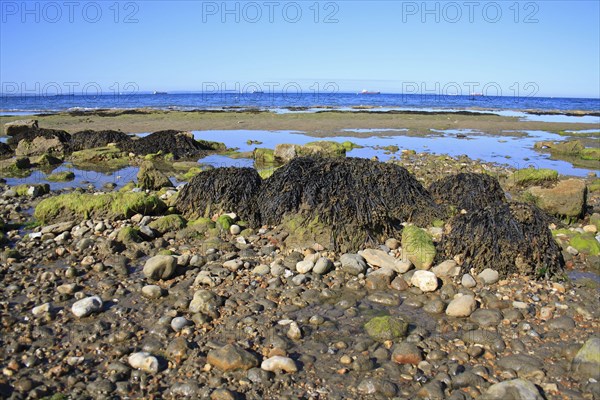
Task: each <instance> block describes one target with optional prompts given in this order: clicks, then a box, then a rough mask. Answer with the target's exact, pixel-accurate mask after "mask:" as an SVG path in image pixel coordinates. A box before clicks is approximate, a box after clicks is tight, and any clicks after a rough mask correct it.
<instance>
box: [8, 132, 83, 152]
mask: <svg viewBox="0 0 600 400" xmlns="http://www.w3.org/2000/svg"><path fill="white" fill-rule="evenodd" d="M40 136H41V137H44V138H46V139H54V138H57V139H58V140H59V141H60V142H61V143H68V142H69V141H70V140H71V135H70V134H68V133H67V132H65V131H62V130H58V129H46V128H31V129H28V130H23V131H21V132H19V133H17V134H16V135H14V136H11V137H9V138H8V141H7V143H8V145H9V146H10V147H12V148H16V147H17V146H18V145H19V142H20V141H21V140H24V139H25V140H28V141H32V140H33V139H35V138H36V137H40Z"/></svg>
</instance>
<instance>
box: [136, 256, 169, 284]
mask: <svg viewBox="0 0 600 400" xmlns="http://www.w3.org/2000/svg"><path fill="white" fill-rule="evenodd" d="M176 267H177V259H176V258H175V257H173V256H167V255H157V256H154V257H151V258H149V259H148V260H147V261H146V263H145V264H144V269H143V273H144V276H145V277H146V278H148V279H152V280H155V281H157V280H159V279H169V278H170V277H172V276H173V274H174V273H175V268H176Z"/></svg>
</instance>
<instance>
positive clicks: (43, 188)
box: [13, 183, 50, 197]
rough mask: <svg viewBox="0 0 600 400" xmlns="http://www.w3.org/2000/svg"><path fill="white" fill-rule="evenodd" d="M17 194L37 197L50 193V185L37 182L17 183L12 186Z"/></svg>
mask: <svg viewBox="0 0 600 400" xmlns="http://www.w3.org/2000/svg"><path fill="white" fill-rule="evenodd" d="M13 190H14V191H15V193H16V194H17V196H31V197H39V196H43V195H45V194H48V193H50V185H48V184H47V183H37V184H34V185H26V184H24V185H18V186H15V187H14V188H13Z"/></svg>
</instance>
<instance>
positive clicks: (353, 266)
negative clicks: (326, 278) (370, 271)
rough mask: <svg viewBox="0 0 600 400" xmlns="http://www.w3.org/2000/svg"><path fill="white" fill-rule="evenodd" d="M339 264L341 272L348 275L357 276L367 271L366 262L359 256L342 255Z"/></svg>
mask: <svg viewBox="0 0 600 400" xmlns="http://www.w3.org/2000/svg"><path fill="white" fill-rule="evenodd" d="M340 262H341V263H342V270H343V271H344V272H346V273H348V274H350V275H354V276H357V275H359V274H362V273H363V272H365V271H366V270H367V262H366V261H365V259H364V258H363V257H362V256H361V255H359V254H350V253H346V254H342V256H341V257H340Z"/></svg>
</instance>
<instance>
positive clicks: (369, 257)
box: [358, 249, 410, 274]
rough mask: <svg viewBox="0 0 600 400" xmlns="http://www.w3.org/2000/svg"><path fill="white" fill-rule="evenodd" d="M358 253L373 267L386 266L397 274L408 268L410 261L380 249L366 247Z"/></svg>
mask: <svg viewBox="0 0 600 400" xmlns="http://www.w3.org/2000/svg"><path fill="white" fill-rule="evenodd" d="M358 254H360V255H361V256H363V258H364V259H365V260H366V261H367V262H368V263H369V264H371V265H373V266H375V267H381V268H388V269H391V270H393V271H396V272H397V273H399V274H403V273H405V272H407V271H408V270H409V269H410V263H408V262H406V261H402V260H399V259H397V258H394V257H392V256H390V255H389V254H387V253H386V252H385V251H382V250H377V249H366V250H363V251H359V252H358Z"/></svg>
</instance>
